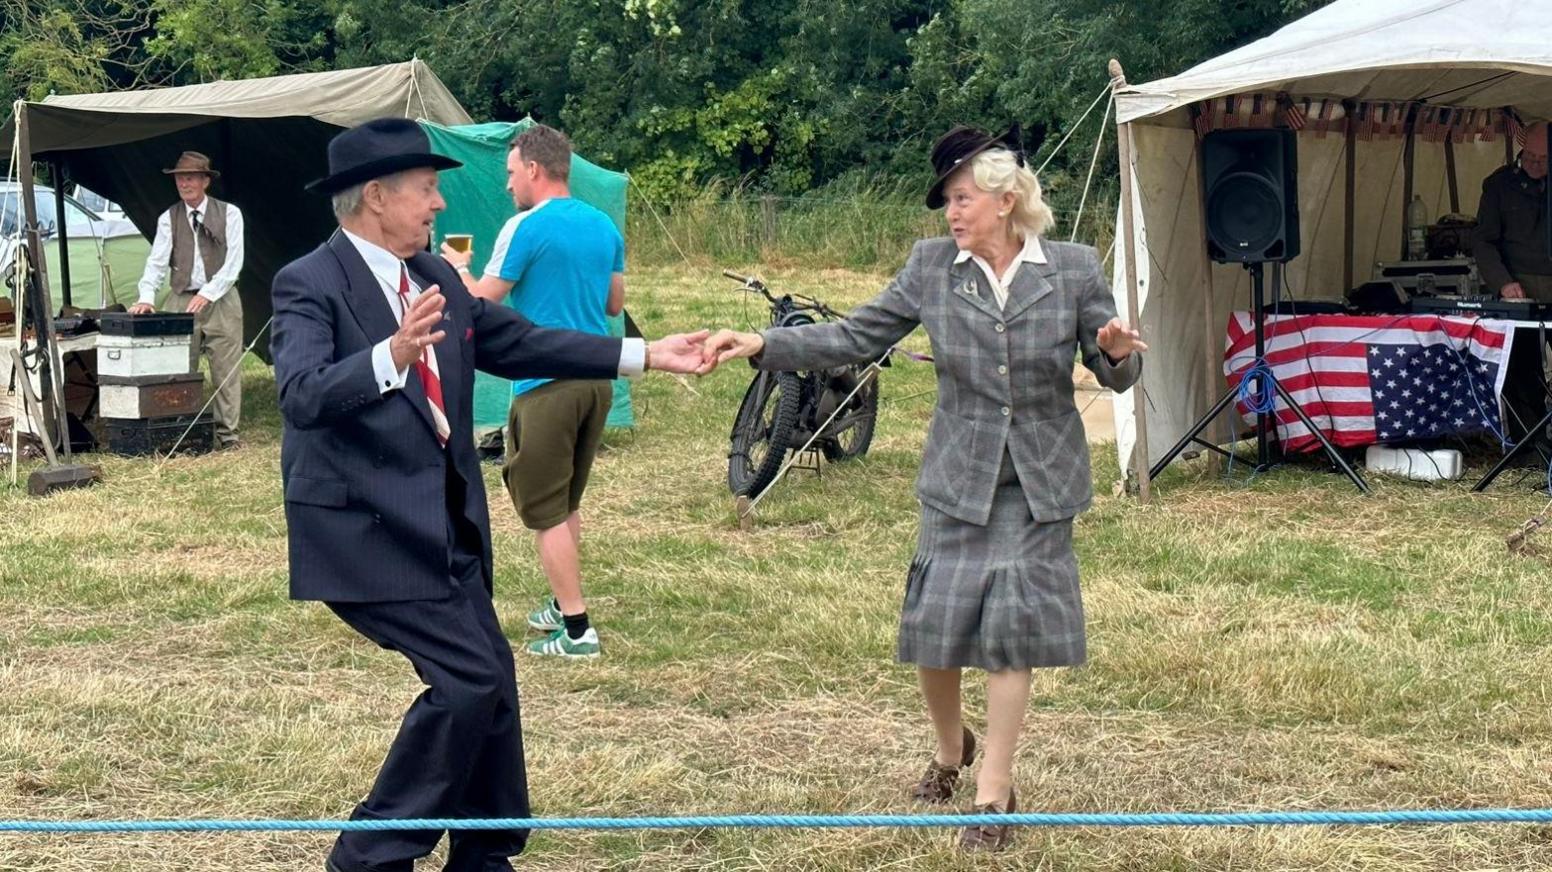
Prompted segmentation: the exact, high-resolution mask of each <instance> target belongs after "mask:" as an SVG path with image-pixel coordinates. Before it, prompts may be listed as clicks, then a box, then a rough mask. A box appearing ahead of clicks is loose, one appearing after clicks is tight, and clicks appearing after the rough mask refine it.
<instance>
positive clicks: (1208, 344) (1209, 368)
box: [1192, 124, 1238, 475]
mask: <svg viewBox="0 0 1552 872" xmlns="http://www.w3.org/2000/svg"><path fill="white" fill-rule="evenodd" d="M1192 126H1193V128H1194V127H1195V125H1194V124H1193V125H1192ZM1192 151H1193V152H1195V155H1196V177H1197V185H1196V211H1197V214H1198V215H1200V216H1201V218H1202V221H1203V222H1204V223H1205V222H1206V221H1207V186H1206V185H1204V184H1202V183H1201V180H1202V179H1204V178H1206V176H1205V175H1203V171H1202V150H1201V148H1199V147H1197V148H1193V149H1192ZM1196 251H1197V254H1198V255H1200V259H1201V265H1202V276H1203V277H1204V278H1205V279H1206V285H1207V295H1206V296H1205V297H1204V298H1203V300H1202V336H1203V337H1204V338H1205V340H1206V341H1205V342H1203V343H1202V367H1203V371H1204V372H1205V374H1206V376H1207V377H1206V378H1205V379H1203V380H1202V403H1203V405H1205V406H1206V407H1207V408H1209V409H1210V408H1212V405H1213V403H1214V402H1216V401H1217V399H1218V395H1217V391H1216V390H1215V389H1214V387H1213V386H1214V385H1218V384H1221V383H1222V379H1223V373H1222V371H1221V369H1220V367H1221V365H1222V357H1220V356H1219V355H1218V354H1217V353H1216V352H1214V350H1213V349H1214V348H1215V347H1217V345H1218V343H1217V342H1215V341H1214V336H1215V335H1216V334H1217V332H1218V330H1219V329H1221V328H1220V327H1219V326H1218V325H1217V315H1216V313H1215V310H1214V308H1213V298H1214V288H1213V279H1214V278H1215V277H1216V275H1217V274H1216V273H1215V272H1214V271H1213V265H1212V258H1210V257H1208V256H1207V246H1206V245H1198V246H1197V247H1196ZM1234 430H1235V425H1234V424H1233V423H1230V424H1229V432H1228V436H1229V442H1231V443H1232V442H1236V441H1238V439H1237V438H1236V434H1235V432H1234ZM1204 459H1205V460H1206V461H1207V471H1208V472H1209V473H1211V474H1212V475H1218V474H1220V473H1221V472H1223V458H1222V457H1220V456H1219V455H1218V452H1216V451H1209V452H1207V453H1206V454H1205V455H1204Z"/></svg>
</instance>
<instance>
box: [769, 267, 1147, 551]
mask: <svg viewBox="0 0 1552 872" xmlns="http://www.w3.org/2000/svg"><path fill="white" fill-rule="evenodd" d="M1040 245H1041V248H1042V250H1043V251H1044V252H1045V256H1046V261H1047V262H1046V263H1045V264H1032V263H1025V264H1023V265H1022V266H1020V267H1019V271H1018V273H1017V274H1016V275H1015V276H1014V279H1013V285H1012V287H1011V288H1009V290H1008V304H1007V307H1006V308H1005V309H1003V310H999V309H998V308H997V303H996V301H995V299H994V298H993V296H992V291H991V287H990V286H989V285H988V284H987V281H986V277H985V275H984V274H983V273H982V272H981V270H980V268H979V267H977V266H976V265H975V264H974V263H973V262H971V261H968V260H967V261H965V262H964V263H962V264H955V263H954V257H955V256H956V255H957V254H958V253H959V249H958V248H957V247H956V246H955V245H954V241H953V240H952V239H950V238H948V237H941V238H938V239H925V240H922V241H920V242H918V243H916V245H915V246H914V247H913V248H912V249H911V256H910V259H908V260H907V261H906V262H905V267H904V268H903V269H901V270H900V272H899V274H898V275H896V276H895V278H894V281H892V282H890V283H889V286H888V287H886V288H884V290H883V292H882V293H880V294H879V295H878V296H876V297H874V298H873V299H871V300H869V301H868V302H866V303H864V304H862V305H861V306H858V307H857V308H855V309H853V310H852V311H851V312H850V314H848V315H847V316H846V318H844V319H842V320H840V321H834V322H829V323H819V324H808V325H802V326H798V327H775V328H771V329H769V330H766V331H765V333H764V337H765V349H764V351H762V352H761V354H760V355H759V357H757V358H756V359H755V361H754V363H755V365H756V366H757V367H759V368H760V369H770V370H797V369H817V368H825V367H834V366H840V365H843V364H848V363H854V362H858V361H869V360H876V359H878V357H879V356H880V355H882V354H883V353H884V351H885V350H886V349H888V348H889V347H890V346H891V345H893V344H895V343H896V342H898V341H900V339H902V338H904V337H905V335H906V334H908V333H910V332H911V331H912V330H913V329H915V327H916V325H917V324H920V325H922V326H923V327H926V328H927V338H928V339H929V340H931V342H932V356H933V358H934V360H935V361H936V363H935V368H936V370H937V376H938V401H937V406H936V407H935V408H934V409H933V412H932V425H931V427H930V428H929V429H928V431H927V441H926V445H925V447H924V449H923V453H922V465H921V474H920V475H919V476H918V477H917V479H916V495H917V496H918V497H919V498H920V499H921V501H922V502H923V503H925V504H927V505H929V506H932V507H933V508H935V509H938V510H939V511H942V512H944V513H945V514H948V515H950V516H952V517H954V518H958V519H959V520H961V521H966V522H969V523H972V524H982V525H984V524H985V523H986V521H987V518H988V517H989V516H990V514H991V509H992V496H993V493H994V492H995V490H996V486H997V471H998V469H999V467H1000V466H1001V464H1002V457H1003V449H1004V447H1006V448H1007V449H1008V453H1009V454H1011V456H1012V458H1013V463H1014V466H1015V468H1016V469H1017V470H1018V476H1019V481H1020V482H1021V483H1022V485H1023V488H1024V493H1025V496H1026V498H1027V499H1028V501H1029V508H1030V511H1031V513H1032V514H1033V515H1034V519H1035V520H1036V521H1041V522H1046V521H1055V520H1060V519H1062V518H1070V517H1072V516H1073V515H1076V514H1077V513H1078V512H1081V511H1083V510H1084V509H1086V508H1088V506H1089V503H1090V502H1091V501H1092V499H1093V485H1092V482H1091V480H1090V473H1089V449H1088V443H1087V441H1086V439H1085V438H1084V434H1083V421H1082V419H1081V418H1080V416H1079V413H1078V409H1077V406H1076V405H1075V404H1074V403H1073V388H1072V367H1073V363H1074V360H1075V358H1076V357H1077V355H1078V352H1079V350H1080V349H1081V351H1082V354H1083V364H1084V365H1085V366H1087V367H1088V368H1089V369H1090V370H1091V371H1092V372H1093V373H1094V375H1095V377H1096V378H1098V379H1099V382H1100V384H1103V385H1105V386H1106V387H1108V388H1111V389H1112V390H1117V391H1120V390H1125V389H1126V388H1128V387H1131V385H1132V384H1133V383H1134V382H1136V381H1137V378H1138V376H1140V375H1141V374H1142V360H1141V356H1140V355H1138V354H1132V355H1131V356H1130V357H1128V358H1127V359H1126V360H1124V361H1122V362H1121V364H1120V365H1112V364H1111V363H1110V360H1109V358H1108V357H1106V356H1105V354H1104V352H1102V351H1100V349H1099V346H1098V344H1097V343H1096V341H1095V334H1096V333H1097V332H1098V331H1099V328H1100V327H1102V326H1104V324H1105V322H1107V321H1109V320H1110V319H1111V318H1113V317H1115V314H1116V310H1115V304H1114V303H1113V302H1112V300H1111V296H1110V285H1109V283H1108V282H1106V281H1105V279H1104V276H1103V274H1102V273H1101V272H1100V266H1099V258H1098V256H1097V255H1096V253H1095V251H1094V249H1093V248H1090V247H1089V246H1087V245H1072V244H1069V243H1063V242H1047V241H1045V240H1041V242H1040Z"/></svg>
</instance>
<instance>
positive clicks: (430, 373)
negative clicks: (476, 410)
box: [399, 263, 452, 445]
mask: <svg viewBox="0 0 1552 872" xmlns="http://www.w3.org/2000/svg"><path fill="white" fill-rule="evenodd" d="M399 311H401V312H403V313H404V315H405V316H406V317H407V316H408V315H409V313H410V274H409V270H407V269H405V268H404V264H403V263H400V264H399ZM431 353H432V352H431V346H429V345H427V346H426V347H425V348H423V349H421V352H420V359H418V360H416V361H415V372H416V373H418V374H419V375H420V384H421V386H422V387H424V388H425V389H426V399H427V400H429V401H430V402H431V420H432V421H433V422H434V423H435V424H436V435H437V441H438V442H441V443H442V444H443V445H446V444H447V437H448V436H449V435H451V433H452V427H450V426H449V425H448V423H447V407H446V406H445V405H443V404H442V379H440V378H438V377H437V374H436V371H435V370H433V369H432V368H431Z"/></svg>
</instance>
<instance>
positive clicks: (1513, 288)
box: [1498, 282, 1525, 300]
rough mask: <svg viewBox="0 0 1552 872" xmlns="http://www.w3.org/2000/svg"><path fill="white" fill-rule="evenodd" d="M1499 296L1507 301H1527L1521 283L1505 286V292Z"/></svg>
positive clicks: (1501, 292) (1500, 292) (1502, 291)
mask: <svg viewBox="0 0 1552 872" xmlns="http://www.w3.org/2000/svg"><path fill="white" fill-rule="evenodd" d="M1498 294H1499V296H1501V297H1503V298H1504V299H1505V300H1523V299H1525V288H1524V287H1523V286H1521V285H1520V283H1519V282H1510V283H1508V284H1507V285H1504V286H1503V290H1501V291H1499V292H1498Z"/></svg>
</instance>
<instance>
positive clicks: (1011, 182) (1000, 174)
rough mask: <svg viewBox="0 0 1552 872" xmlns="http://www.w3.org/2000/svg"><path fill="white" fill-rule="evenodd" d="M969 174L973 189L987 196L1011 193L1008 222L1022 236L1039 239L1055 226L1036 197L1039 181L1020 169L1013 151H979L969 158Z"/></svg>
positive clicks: (1021, 167)
mask: <svg viewBox="0 0 1552 872" xmlns="http://www.w3.org/2000/svg"><path fill="white" fill-rule="evenodd" d="M970 174H971V176H972V177H973V178H974V179H975V186H976V187H977V188H980V189H981V190H983V191H986V192H987V193H989V194H997V195H1001V194H1006V193H1012V194H1013V214H1012V215H1011V216H1009V219H1008V220H1009V222H1010V223H1011V224H1012V225H1013V229H1014V230H1016V231H1017V232H1018V233H1019V234H1021V235H1023V236H1026V237H1028V236H1040V235H1041V234H1043V233H1045V231H1046V230H1047V229H1049V228H1050V227H1051V225H1053V224H1055V223H1056V216H1055V215H1052V214H1051V207H1050V206H1047V205H1046V204H1045V199H1044V198H1043V197H1041V195H1040V180H1039V179H1037V178H1035V174H1034V172H1032V171H1031V170H1030V169H1029V167H1027V166H1022V165H1020V164H1019V162H1018V158H1016V157H1014V156H1013V152H1011V151H1009V150H1007V149H1005V148H993V149H988V150H987V151H983V152H981V153H980V154H978V155H976V156H975V157H973V158H971V159H970Z"/></svg>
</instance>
